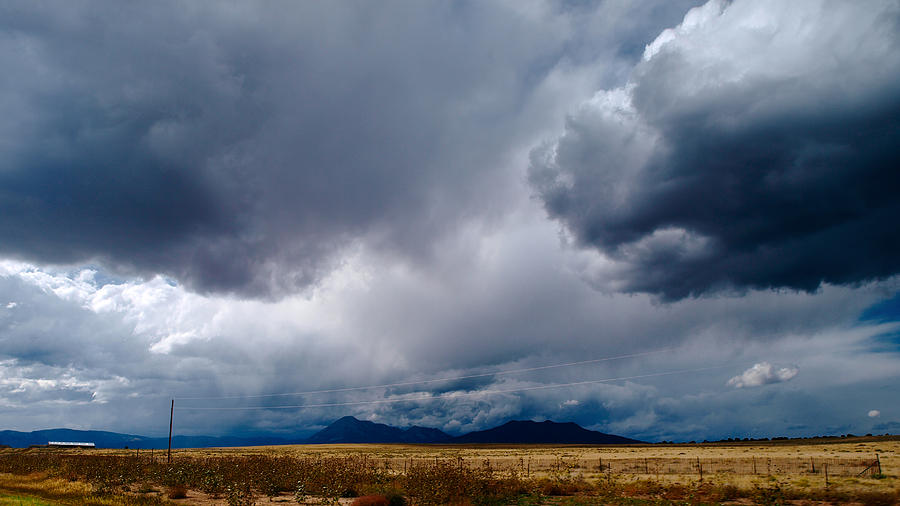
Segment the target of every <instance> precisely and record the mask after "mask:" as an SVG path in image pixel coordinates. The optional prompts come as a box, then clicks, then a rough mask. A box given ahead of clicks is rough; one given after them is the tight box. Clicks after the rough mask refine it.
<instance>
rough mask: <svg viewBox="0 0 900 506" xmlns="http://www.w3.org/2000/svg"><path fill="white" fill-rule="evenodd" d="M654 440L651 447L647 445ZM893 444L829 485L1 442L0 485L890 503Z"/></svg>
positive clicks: (60, 496) (396, 453) (234, 499)
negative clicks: (871, 464)
mask: <svg viewBox="0 0 900 506" xmlns="http://www.w3.org/2000/svg"><path fill="white" fill-rule="evenodd" d="M892 444H893V445H894V446H897V445H896V443H892ZM708 449H709V448H702V449H697V448H692V447H685V446H680V447H673V448H672V449H671V453H673V454H677V455H679V456H681V457H680V458H682V459H683V460H686V459H694V458H695V457H694V455H696V454H698V453H699V454H702V453H703V451H706V450H708ZM896 449H900V448H896ZM651 450H653V451H656V452H657V454H651V453H648V452H649V451H651ZM751 450H752V449H751ZM833 450H834V449H831V450H828V451H833ZM894 450H895V448H894V447H893V446H889V447H885V448H883V449H882V451H883V453H884V454H885V458H884V461H885V462H887V463H888V466H887V468H886V470H885V471H884V472H883V473H872V472H869V473H867V474H865V476H843V477H841V476H832V477H831V478H830V482H828V484H827V486H826V482H825V481H824V478H825V477H824V476H823V474H822V471H821V469H811V470H809V471H804V472H803V473H798V474H795V475H791V476H786V475H777V474H769V473H767V472H760V473H758V474H757V473H754V474H753V475H740V474H733V473H712V474H707V475H705V476H702V475H697V476H695V475H680V474H658V475H654V474H652V473H653V471H652V469H653V466H652V465H647V464H645V467H646V468H647V470H646V471H645V472H644V473H643V474H627V473H615V472H609V471H608V470H607V469H608V468H605V467H604V466H603V464H602V462H603V460H602V459H606V460H607V461H609V460H610V459H615V456H616V453H611V452H618V455H620V456H621V455H623V454H628V455H631V454H633V453H634V452H642V451H643V452H644V455H651V457H643V458H644V460H645V462H646V459H647V458H657V459H659V458H661V457H659V455H660V453H659V452H660V451H662V452H663V453H665V452H667V451H669V450H668V449H662V450H660V449H653V448H651V449H650V450H643V449H641V448H610V449H606V448H564V447H563V448H553V447H537V448H535V447H531V448H508V447H507V448H502V447H488V448H458V447H457V448H440V447H431V446H414V447H402V446H387V445H382V446H378V445H369V446H353V447H335V446H332V447H329V446H319V447H315V448H310V447H285V448H276V449H272V448H269V449H258V448H257V449H234V450H221V449H211V450H191V451H182V452H179V453H178V454H177V455H176V458H175V459H174V461H173V462H172V463H171V464H167V463H166V462H165V461H163V460H160V459H159V454H158V453H157V454H156V455H155V456H154V458H150V456H149V455H148V454H147V452H143V453H142V454H139V453H137V452H134V451H131V452H122V451H119V452H116V451H107V452H103V451H98V452H79V451H57V450H49V449H32V450H4V451H0V473H2V474H0V490H3V491H6V492H8V494H7V497H19V499H18V500H19V501H20V502H2V501H4V499H3V498H2V497H0V504H48V503H45V502H40V500H38V499H35V498H34V497H36V496H39V497H41V498H43V499H47V500H50V501H56V503H62V504H98V505H100V504H103V505H106V504H137V505H142V504H167V503H190V504H233V505H241V504H253V503H255V502H260V503H263V502H269V501H279V502H285V503H287V502H291V503H295V504H296V503H298V502H299V503H306V504H339V503H343V504H350V503H354V502H355V503H356V504H359V505H366V504H368V505H377V504H385V505H387V504H406V503H409V504H522V505H529V504H531V505H538V504H572V505H575V504H642V503H649V504H666V503H678V504H684V503H689V504H697V503H704V504H709V503H722V502H740V503H758V504H782V503H787V502H791V501H818V502H823V503H834V504H837V503H841V504H843V503H848V502H856V503H859V504H872V505H875V504H896V503H898V502H900V484H898V479H897V478H896V476H894V475H892V474H890V473H891V469H892V468H891V467H890V466H891V465H892V464H893V459H895V458H896V454H895V453H894ZM600 451H602V452H604V453H603V455H604V457H602V458H597V459H596V460H597V461H598V463H600V464H599V465H596V466H588V465H585V464H578V463H579V462H582V463H584V462H593V460H592V459H593V458H594V455H595V453H590V452H600ZM715 451H716V452H717V453H714V454H713V455H717V456H718V458H725V459H727V458H729V457H728V456H727V455H728V452H727V451H725V452H724V453H723V450H722V449H718V450H715ZM729 451H730V450H729ZM740 451H741V452H747V451H748V450H747V449H746V448H743V449H742V450H740ZM765 451H767V450H765V449H758V451H757V452H756V453H755V454H759V455H765V454H766V453H765ZM779 451H781V452H787V453H790V454H792V455H795V457H794V458H795V460H796V461H798V462H805V461H806V459H807V457H806V454H815V455H819V454H828V453H827V452H828V451H824V450H821V449H812V450H810V449H805V450H802V451H801V450H799V449H796V448H787V449H781V450H779ZM816 451H820V453H818V454H817V453H816ZM554 452H555V453H556V459H555V465H553V464H549V463H550V462H553V461H552V460H549V458H544V460H541V457H540V456H541V455H544V456H545V457H546V455H547V454H548V453H549V454H553V453H554ZM804 452H805V453H804ZM822 452H825V453H822ZM638 454H639V453H638ZM425 455H427V456H425ZM510 455H520V456H521V457H519V458H518V462H519V463H520V464H521V465H503V463H504V462H510V459H512V458H514V457H511V456H510ZM722 455H725V456H724V457H723V456H722ZM779 455H780V454H779ZM478 456H481V457H483V458H481V459H479V458H478ZM566 456H568V457H566ZM630 458H632V459H634V458H635V457H633V456H632V457H630ZM637 458H640V457H637ZM760 458H762V457H760ZM765 458H767V459H768V458H773V457H771V456H770V457H765ZM780 458H787V457H780ZM526 459H527V462H533V463H534V469H532V466H531V464H528V465H526V464H524V463H525V462H526ZM566 459H568V460H566ZM698 459H699V457H698ZM401 462H402V465H400V463H401ZM540 462H548V464H547V465H543V464H542V465H538V463H540ZM698 462H699V460H698ZM811 462H812V461H811ZM813 463H814V462H813ZM613 469H615V466H613ZM798 469H799V468H798ZM657 472H659V471H658V468H657ZM17 494H19V495H17ZM10 500H14V499H10ZM28 501H37V502H28ZM49 504H52V502H51V503H49Z"/></svg>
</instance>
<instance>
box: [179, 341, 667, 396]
mask: <svg viewBox="0 0 900 506" xmlns="http://www.w3.org/2000/svg"><path fill="white" fill-rule="evenodd" d="M670 351H672V349H671V348H663V349H659V350H653V351H645V352H641V353H630V354H627V355H617V356H613V357H603V358H595V359H591V360H579V361H577V362H566V363H562V364H551V365H542V366H537V367H525V368H520V369H507V370H501V371H494V372H486V373H478V374H466V375H463V376H451V377H446V378H434V379H426V380H415V381H402V382H398V383H382V384H379V385H365V386H358V387H346V388H330V389H323V390H307V391H304V392H283V393H271V394H250V395H224V396H209V397H176V398H175V400H178V401H196V400H226V399H260V398H266V397H287V396H291V395H314V394H327V393H340V392H354V391H358V390H371V389H375V388H393V387H405V386H412V385H426V384H430V383H439V382H444V381H459V380H466V379H474V378H486V377H489V376H503V375H509V374H519V373H524V372H533V371H541V370H546V369H556V368H561V367H573V366H577V365H586V364H597V363H600V362H609V361H613V360H622V359H626V358H634V357H642V356H647V355H654V354H659V353H666V352H670ZM182 409H185V408H182Z"/></svg>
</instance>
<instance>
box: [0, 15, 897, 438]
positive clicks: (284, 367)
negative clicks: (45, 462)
mask: <svg viewBox="0 0 900 506" xmlns="http://www.w3.org/2000/svg"><path fill="white" fill-rule="evenodd" d="M0 68H2V69H3V71H2V72H0V109H2V111H3V114H2V115H0V428H2V429H12V430H24V431H29V430H36V429H44V428H55V427H69V428H76V429H99V430H112V431H117V432H127V433H135V434H144V435H151V436H158V435H163V434H165V433H166V431H167V429H168V421H169V420H168V418H169V410H168V408H169V403H170V402H171V401H170V400H171V399H173V398H174V399H176V401H175V404H176V414H175V432H176V433H178V434H206V435H258V434H270V435H284V436H293V435H306V434H310V433H311V432H314V431H315V430H317V429H321V428H322V427H324V426H325V425H327V424H328V423H330V422H331V421H333V420H335V419H337V418H340V417H341V416H345V415H353V416H356V417H357V418H361V419H366V420H372V421H376V422H381V423H388V424H392V425H396V426H402V427H405V426H410V425H421V426H428V427H435V428H439V429H442V430H444V431H446V432H448V433H451V434H461V433H463V432H467V431H471V430H479V429H485V428H489V427H492V426H495V425H498V424H501V423H504V422H506V421H509V420H513V419H519V420H522V419H530V420H545V419H551V420H556V421H574V422H577V423H579V424H581V425H583V426H585V427H587V428H590V429H594V430H600V431H603V432H608V433H614V434H620V435H624V436H628V437H634V438H638V439H643V440H648V441H660V440H676V441H688V440H702V439H719V438H729V437H741V438H744V437H772V436H815V435H823V434H845V433H855V434H865V433H876V434H882V433H893V434H897V433H898V432H900V404H898V403H897V402H896V400H897V399H898V398H900V302H898V301H900V234H897V232H896V230H897V223H898V219H900V198H898V192H900V170H898V167H900V2H898V1H896V0H871V1H866V2H855V1H851V0H845V1H840V0H833V1H829V0H797V1H792V2H783V1H781V0H752V1H750V0H732V1H725V0H710V1H709V2H703V1H702V0H657V1H651V0H648V1H642V2H632V1H629V0H558V1H550V0H546V1H545V0H491V1H483V2H482V1H479V2H469V1H460V2H416V1H390V0H387V1H383V2H356V1H346V2H312V1H310V2H294V1H273V2H264V3H250V2H238V1H234V2H232V1H224V2H222V1H216V2H212V1H209V2H207V1H198V2H190V3H184V2H167V1H162V2H145V3H135V2H130V3H122V2H114V1H74V2H64V3H60V2H57V3H45V2H7V3H4V4H3V5H2V6H0ZM546 366H553V367H546ZM489 373H500V374H489ZM385 385H387V386H385ZM323 390H325V391H323ZM310 392H313V393H310ZM199 408H203V409H199Z"/></svg>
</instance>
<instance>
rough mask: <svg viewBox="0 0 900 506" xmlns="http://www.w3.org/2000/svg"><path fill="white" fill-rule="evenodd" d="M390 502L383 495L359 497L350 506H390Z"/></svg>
mask: <svg viewBox="0 0 900 506" xmlns="http://www.w3.org/2000/svg"><path fill="white" fill-rule="evenodd" d="M390 504H391V503H390V501H388V498H387V497H385V496H383V495H364V496H362V497H357V498H356V499H355V500H354V501H353V502H352V503H350V506H390Z"/></svg>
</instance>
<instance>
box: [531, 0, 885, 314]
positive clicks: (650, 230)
mask: <svg viewBox="0 0 900 506" xmlns="http://www.w3.org/2000/svg"><path fill="white" fill-rule="evenodd" d="M898 21H900V10H898V9H897V6H896V4H894V3H891V2H878V3H875V4H871V5H869V6H868V7H867V8H866V9H860V8H858V7H857V6H854V5H850V4H833V5H831V7H830V8H824V7H821V6H820V5H819V3H816V2H798V3H792V4H790V5H789V6H788V5H781V4H778V3H777V2H774V3H773V2H741V1H737V2H734V3H729V4H725V3H724V2H716V1H713V2H710V3H709V4H707V5H706V6H704V7H703V8H698V9H695V10H694V11H692V12H691V13H690V14H688V16H687V17H686V18H685V21H684V22H683V23H682V25H680V26H679V27H677V28H675V29H673V30H667V31H666V32H664V33H663V34H662V35H661V36H660V37H659V39H657V41H656V42H654V43H653V44H651V45H649V46H648V48H647V50H646V52H645V57H644V59H643V61H642V62H641V63H640V64H638V65H637V66H636V67H635V69H634V73H633V75H632V79H631V82H630V83H629V85H627V86H626V87H623V88H619V89H615V90H612V91H607V92H600V93H598V94H597V95H596V96H595V97H594V99H592V100H591V101H590V102H588V103H586V104H584V105H583V106H582V108H581V109H580V110H579V111H578V112H577V113H576V114H574V115H573V116H572V117H570V118H569V120H568V122H567V126H566V132H565V134H564V135H563V136H562V137H561V138H560V139H559V140H558V142H556V143H555V144H552V145H548V146H546V147H544V148H541V149H539V150H536V151H535V152H534V153H533V156H532V165H531V169H530V174H531V181H532V184H533V186H534V188H535V189H536V190H537V192H538V194H539V196H540V198H541V199H542V201H543V203H544V205H545V207H546V209H547V211H548V212H549V214H550V215H551V216H552V217H553V218H555V219H557V220H559V221H560V222H562V223H563V224H564V225H565V226H566V228H567V230H569V231H570V232H571V233H572V235H573V236H574V237H575V239H576V240H577V241H578V242H579V243H580V244H582V245H584V246H590V247H594V248H597V249H598V250H600V251H602V252H603V253H604V254H605V255H606V256H607V257H608V259H609V261H610V262H611V264H612V266H610V267H608V268H607V269H606V270H605V271H604V272H603V273H602V274H600V275H599V276H598V277H596V278H595V281H596V282H597V283H598V284H601V285H604V287H605V288H607V289H609V288H612V289H614V290H621V291H625V292H646V293H653V294H659V295H661V296H662V297H663V298H664V299H670V300H671V299H679V298H683V297H686V296H690V295H699V294H703V293H706V292H710V291H716V290H719V289H723V288H738V289H745V288H748V287H749V288H780V287H787V288H793V289H801V290H814V289H816V288H817V287H819V286H820V284H821V283H823V282H827V283H838V284H842V283H856V282H860V281H863V280H870V279H879V278H885V277H888V276H890V275H892V274H894V273H896V272H898V271H900V239H898V236H897V234H896V233H894V228H896V227H895V223H896V221H897V220H898V218H900V203H898V200H897V198H896V195H897V192H898V190H900V172H898V171H897V167H898V166H900V148H898V146H900V85H898V83H900V80H898V77H900V58H898V56H897V55H898V51H897V49H898V48H900V36H898V33H900V32H898V31H897V29H896V27H897V26H898Z"/></svg>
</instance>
